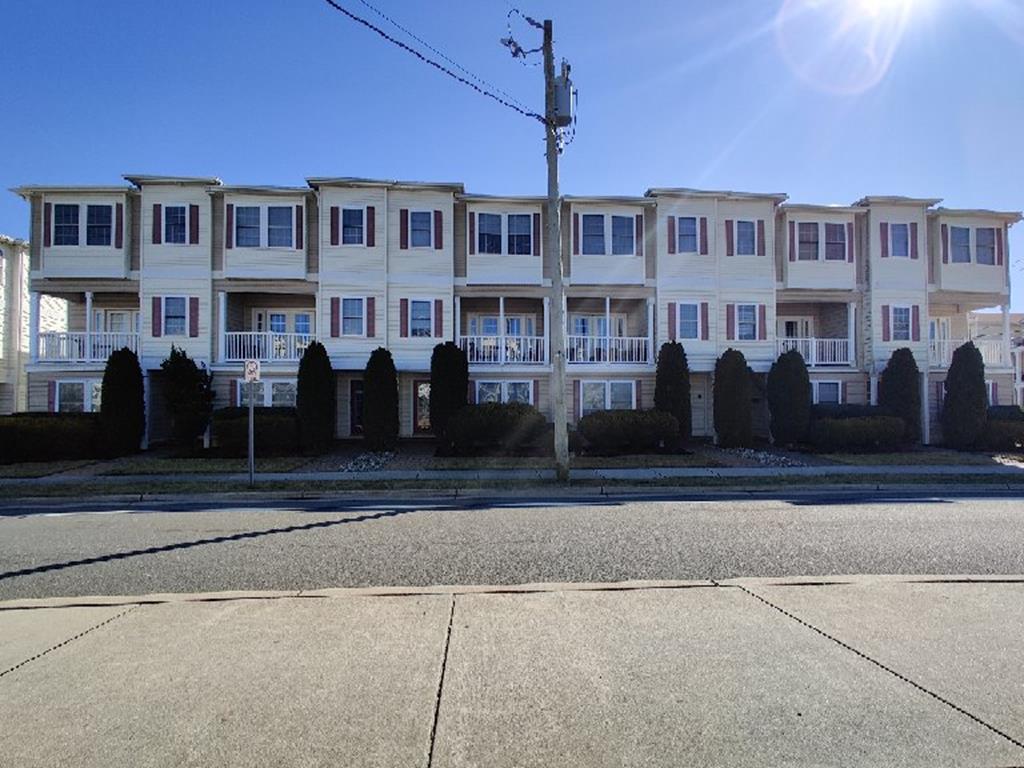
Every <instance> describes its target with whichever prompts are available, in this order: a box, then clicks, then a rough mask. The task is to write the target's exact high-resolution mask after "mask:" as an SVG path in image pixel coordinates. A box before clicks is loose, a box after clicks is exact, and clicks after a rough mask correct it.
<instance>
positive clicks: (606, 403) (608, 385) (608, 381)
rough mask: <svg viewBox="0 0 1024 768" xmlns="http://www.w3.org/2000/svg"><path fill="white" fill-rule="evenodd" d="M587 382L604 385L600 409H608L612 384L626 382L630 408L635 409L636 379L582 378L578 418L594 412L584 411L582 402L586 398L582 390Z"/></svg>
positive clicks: (610, 401) (609, 407) (609, 408)
mask: <svg viewBox="0 0 1024 768" xmlns="http://www.w3.org/2000/svg"><path fill="white" fill-rule="evenodd" d="M588 384H601V385H603V386H604V408H603V409H602V410H605V411H610V410H611V403H612V384H628V385H629V390H630V393H631V397H630V403H631V405H630V408H629V409H630V410H633V411H635V410H636V381H635V380H632V379H582V380H581V381H580V418H583V417H584V416H587V415H589V414H590V413H596V411H589V412H588V411H585V410H584V403H585V400H586V398H585V397H584V392H583V390H584V389H585V388H586V386H587V385H588Z"/></svg>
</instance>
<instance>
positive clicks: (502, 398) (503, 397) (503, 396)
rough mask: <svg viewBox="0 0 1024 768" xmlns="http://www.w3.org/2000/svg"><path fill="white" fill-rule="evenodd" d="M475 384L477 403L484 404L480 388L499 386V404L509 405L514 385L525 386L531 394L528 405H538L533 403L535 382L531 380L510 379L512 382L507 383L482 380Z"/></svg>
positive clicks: (474, 390) (495, 380) (496, 380)
mask: <svg viewBox="0 0 1024 768" xmlns="http://www.w3.org/2000/svg"><path fill="white" fill-rule="evenodd" d="M474 384H475V386H474V388H473V392H474V395H475V397H474V400H475V402H477V403H481V402H483V401H482V400H481V399H480V388H481V386H487V385H494V384H497V385H498V387H499V390H498V402H499V403H507V402H509V399H508V390H509V386H510V385H512V384H525V385H526V389H527V391H528V392H529V393H530V396H529V399H528V400H527V403H529V404H530V405H536V403H534V402H533V381H532V380H529V379H510V380H507V381H500V380H498V379H487V380H482V381H476V382H474Z"/></svg>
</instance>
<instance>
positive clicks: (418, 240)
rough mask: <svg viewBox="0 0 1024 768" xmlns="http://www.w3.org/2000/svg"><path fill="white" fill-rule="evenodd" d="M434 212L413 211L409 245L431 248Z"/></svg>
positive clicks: (410, 215) (410, 219) (410, 221)
mask: <svg viewBox="0 0 1024 768" xmlns="http://www.w3.org/2000/svg"><path fill="white" fill-rule="evenodd" d="M433 235H434V226H433V214H432V213H431V212H430V211H412V212H411V213H410V214H409V245H411V246H412V247H413V248H429V247H430V246H431V245H432V244H433Z"/></svg>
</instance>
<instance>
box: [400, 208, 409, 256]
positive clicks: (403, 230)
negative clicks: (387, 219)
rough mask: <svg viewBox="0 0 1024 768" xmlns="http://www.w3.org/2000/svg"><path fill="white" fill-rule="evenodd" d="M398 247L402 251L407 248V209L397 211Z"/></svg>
mask: <svg viewBox="0 0 1024 768" xmlns="http://www.w3.org/2000/svg"><path fill="white" fill-rule="evenodd" d="M398 247H399V248H401V249H402V250H403V251H404V250H405V249H407V248H408V247H409V209H408V208H402V209H400V210H399V211H398Z"/></svg>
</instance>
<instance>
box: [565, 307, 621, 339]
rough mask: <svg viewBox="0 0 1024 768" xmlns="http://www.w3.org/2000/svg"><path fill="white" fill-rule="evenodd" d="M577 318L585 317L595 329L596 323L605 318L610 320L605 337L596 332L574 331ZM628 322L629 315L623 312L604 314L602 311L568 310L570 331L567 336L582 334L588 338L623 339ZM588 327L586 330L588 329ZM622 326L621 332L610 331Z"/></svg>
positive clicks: (588, 323)
mask: <svg viewBox="0 0 1024 768" xmlns="http://www.w3.org/2000/svg"><path fill="white" fill-rule="evenodd" d="M578 318H585V319H586V321H587V325H588V326H589V327H592V328H594V329H595V330H596V328H597V325H598V323H599V322H600V321H601V320H605V319H606V318H607V319H608V320H610V321H611V325H610V327H609V328H607V331H608V335H607V337H605V336H602V335H600V334H598V333H576V332H575V331H576V320H577V319H578ZM628 324H629V317H628V315H627V314H626V313H625V312H612V313H611V314H610V315H606V314H605V313H604V312H570V313H569V329H570V331H571V333H569V334H568V335H569V336H584V337H586V338H588V339H603V338H609V339H624V338H626V336H627V334H626V330H627V326H628ZM589 327H588V330H589V329H590V328H589ZM619 327H621V328H622V333H621V334H618V333H612V332H611V331H613V330H616V329H618V328H619Z"/></svg>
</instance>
